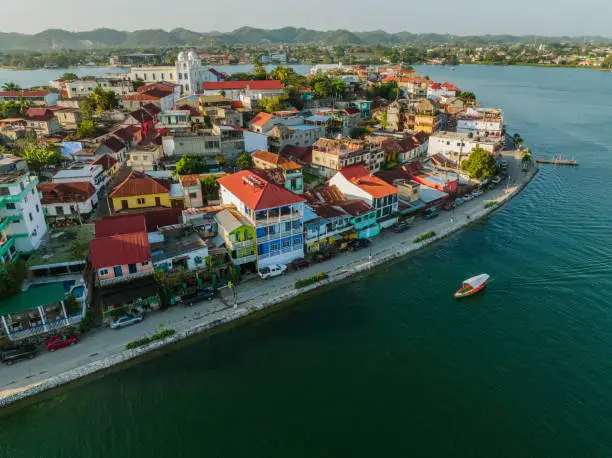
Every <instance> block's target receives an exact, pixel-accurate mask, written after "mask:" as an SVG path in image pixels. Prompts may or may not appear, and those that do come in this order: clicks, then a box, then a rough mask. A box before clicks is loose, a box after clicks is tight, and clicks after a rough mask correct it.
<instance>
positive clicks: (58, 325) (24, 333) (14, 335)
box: [9, 313, 83, 341]
mask: <svg viewBox="0 0 612 458" xmlns="http://www.w3.org/2000/svg"><path fill="white" fill-rule="evenodd" d="M82 319H83V315H82V314H81V313H79V314H77V315H72V316H70V317H68V319H66V318H61V319H58V320H54V321H50V322H48V323H47V324H39V325H36V326H31V327H29V328H27V329H21V330H18V331H11V333H10V334H9V339H10V340H11V341H16V340H21V339H26V338H28V337H32V336H36V335H40V334H46V333H48V332H52V331H57V330H59V329H62V328H65V327H67V326H74V325H76V324H78V323H80V322H81V320H82Z"/></svg>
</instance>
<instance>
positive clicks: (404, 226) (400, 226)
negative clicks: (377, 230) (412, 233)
mask: <svg viewBox="0 0 612 458" xmlns="http://www.w3.org/2000/svg"><path fill="white" fill-rule="evenodd" d="M413 222H414V217H412V218H410V219H405V220H403V221H400V222H399V223H397V224H396V225H395V226H393V228H392V229H391V230H392V231H393V232H395V233H396V234H401V233H402V232H404V231H407V230H408V229H410V226H412V223H413Z"/></svg>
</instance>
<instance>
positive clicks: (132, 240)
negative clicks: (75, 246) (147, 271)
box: [89, 232, 151, 269]
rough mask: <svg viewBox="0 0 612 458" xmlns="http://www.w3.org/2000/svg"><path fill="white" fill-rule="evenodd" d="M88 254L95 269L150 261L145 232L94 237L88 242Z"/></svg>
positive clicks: (149, 250) (149, 248) (149, 249)
mask: <svg viewBox="0 0 612 458" xmlns="http://www.w3.org/2000/svg"><path fill="white" fill-rule="evenodd" d="M89 254H90V256H91V264H92V266H93V267H94V268H95V269H101V268H103V267H112V266H121V265H125V264H139V263H141V262H144V261H151V247H150V246H149V240H148V239H147V233H146V232H137V233H133V234H120V235H110V236H107V237H99V238H98V237H96V238H94V239H92V240H90V242H89Z"/></svg>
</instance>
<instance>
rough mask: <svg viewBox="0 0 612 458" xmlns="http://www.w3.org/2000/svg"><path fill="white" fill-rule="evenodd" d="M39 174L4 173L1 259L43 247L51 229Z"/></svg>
mask: <svg viewBox="0 0 612 458" xmlns="http://www.w3.org/2000/svg"><path fill="white" fill-rule="evenodd" d="M37 184H38V177H36V176H31V175H30V173H29V172H23V171H21V172H11V173H7V174H5V175H0V259H1V260H2V262H3V263H6V262H10V261H11V260H12V259H14V258H15V257H16V256H17V253H18V252H19V253H29V252H31V251H33V250H35V249H37V248H38V247H39V246H40V242H41V240H42V238H43V236H44V235H45V234H46V232H47V224H46V222H45V216H44V214H43V209H42V205H41V203H40V196H39V194H38V190H37V189H36V185H37Z"/></svg>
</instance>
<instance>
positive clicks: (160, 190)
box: [109, 171, 170, 199]
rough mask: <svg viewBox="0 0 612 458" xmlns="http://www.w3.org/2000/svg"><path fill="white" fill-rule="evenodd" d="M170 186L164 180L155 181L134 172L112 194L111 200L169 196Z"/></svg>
mask: <svg viewBox="0 0 612 458" xmlns="http://www.w3.org/2000/svg"><path fill="white" fill-rule="evenodd" d="M169 189H170V185H169V184H168V186H166V183H165V182H164V181H163V180H155V179H154V178H151V177H150V176H147V175H144V174H141V173H138V172H134V171H133V172H132V173H130V174H129V175H128V177H127V178H126V179H125V180H123V182H121V183H120V184H119V185H117V186H115V189H113V192H111V193H110V195H109V197H110V198H111V199H113V198H115V197H136V196H147V195H151V194H168V191H169Z"/></svg>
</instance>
